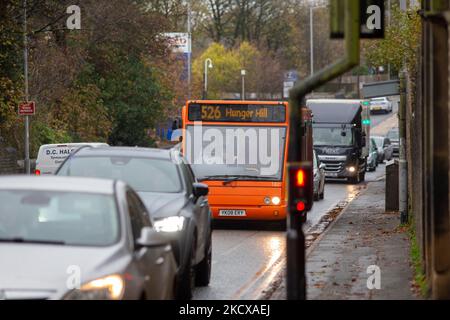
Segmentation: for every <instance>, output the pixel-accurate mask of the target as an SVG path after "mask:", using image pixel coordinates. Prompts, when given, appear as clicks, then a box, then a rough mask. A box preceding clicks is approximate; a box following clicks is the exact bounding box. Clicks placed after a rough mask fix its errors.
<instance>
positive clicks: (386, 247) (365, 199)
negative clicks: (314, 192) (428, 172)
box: [271, 178, 419, 300]
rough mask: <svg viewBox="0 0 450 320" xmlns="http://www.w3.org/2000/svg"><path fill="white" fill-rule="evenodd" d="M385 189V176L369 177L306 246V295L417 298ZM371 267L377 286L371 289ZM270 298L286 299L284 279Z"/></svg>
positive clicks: (406, 247)
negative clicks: (320, 233) (356, 193)
mask: <svg viewBox="0 0 450 320" xmlns="http://www.w3.org/2000/svg"><path fill="white" fill-rule="evenodd" d="M384 193H385V180H384V178H380V179H379V180H378V181H374V182H370V183H369V184H368V185H367V188H366V189H365V190H364V191H362V192H361V194H360V195H359V196H358V198H356V199H355V200H353V201H352V202H351V203H350V204H349V205H348V206H347V207H346V208H345V209H344V210H343V211H342V213H341V214H340V216H339V217H338V218H337V219H336V220H335V221H334V223H333V224H331V225H330V226H329V227H328V229H327V230H326V231H325V232H324V233H323V235H322V236H321V237H320V238H319V239H318V240H317V241H316V242H315V243H314V244H313V245H312V246H311V247H310V248H309V249H308V252H307V264H306V270H307V271H306V272H307V298H308V300H380V299H382V300H412V299H418V298H419V297H418V296H416V294H415V291H414V290H413V286H412V283H413V270H412V267H411V263H410V242H409V238H408V235H407V233H406V230H404V229H402V228H400V220H399V216H398V214H397V213H386V212H385V209H384V207H385V202H384V198H385V195H384ZM373 266H375V267H373ZM371 267H372V268H374V269H370V268H371ZM374 270H377V271H379V272H380V273H379V275H380V277H379V279H380V285H381V286H380V289H376V288H375V289H373V288H372V290H371V289H369V288H368V282H370V283H371V284H373V283H375V282H373V281H371V280H373V277H371V276H373V275H374V274H375V273H376V272H375V273H374ZM271 299H272V300H285V299H286V287H285V279H284V280H283V281H282V283H281V285H280V287H279V288H278V289H277V290H276V291H275V292H274V294H273V295H272V296H271Z"/></svg>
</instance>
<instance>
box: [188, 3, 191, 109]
mask: <svg viewBox="0 0 450 320" xmlns="http://www.w3.org/2000/svg"><path fill="white" fill-rule="evenodd" d="M191 29H192V26H191V0H188V1H187V32H188V41H189V50H188V51H189V52H188V100H190V99H191V90H192V88H191V82H192V31H191Z"/></svg>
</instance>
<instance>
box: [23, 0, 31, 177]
mask: <svg viewBox="0 0 450 320" xmlns="http://www.w3.org/2000/svg"><path fill="white" fill-rule="evenodd" d="M23 11H24V12H23V58H24V68H23V69H24V80H25V102H27V103H28V100H29V99H30V97H29V91H28V34H27V33H28V29H27V0H23ZM24 160H25V161H24V165H25V173H26V174H28V175H29V174H30V173H31V168H30V167H31V166H30V119H29V116H28V115H26V116H25V159H24Z"/></svg>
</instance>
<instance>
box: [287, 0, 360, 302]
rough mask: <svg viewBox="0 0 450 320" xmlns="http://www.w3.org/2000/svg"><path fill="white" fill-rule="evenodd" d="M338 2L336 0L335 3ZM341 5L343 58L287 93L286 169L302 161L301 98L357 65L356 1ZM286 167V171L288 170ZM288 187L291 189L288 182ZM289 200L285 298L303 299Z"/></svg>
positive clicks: (300, 240)
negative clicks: (287, 154) (288, 125)
mask: <svg viewBox="0 0 450 320" xmlns="http://www.w3.org/2000/svg"><path fill="white" fill-rule="evenodd" d="M339 2H340V1H339ZM342 2H343V3H344V6H345V49H346V56H345V57H344V58H343V59H341V60H340V61H338V62H336V63H335V64H333V65H330V66H328V67H326V68H325V69H323V70H321V71H319V72H318V73H316V74H315V75H311V77H309V78H307V79H306V80H305V81H302V82H301V83H300V84H299V85H298V86H296V87H294V88H293V89H292V90H291V92H290V103H289V120H290V128H289V130H290V142H289V157H288V162H289V164H288V167H289V168H291V167H292V166H296V165H298V163H300V162H301V160H302V155H301V150H302V146H301V143H302V139H301V134H302V132H303V127H304V123H303V121H302V116H301V115H302V111H303V110H302V109H303V108H304V107H305V105H306V100H305V97H306V95H307V94H308V93H310V92H311V91H313V90H314V89H316V88H317V87H320V86H322V85H324V84H325V83H327V82H328V81H330V80H332V79H334V78H336V77H338V76H340V75H342V74H344V73H345V72H347V71H349V70H351V69H352V68H353V67H355V66H357V65H358V64H359V52H360V45H359V40H360V19H359V15H360V11H359V7H360V2H359V0H344V1H342ZM289 168H288V170H289ZM288 184H289V188H291V187H295V186H294V184H293V183H292V181H289V182H288ZM293 200H294V199H291V198H290V199H289V206H288V207H289V209H288V210H289V214H288V224H287V228H288V229H287V244H286V245H287V299H288V300H306V272H305V235H304V233H303V221H302V217H301V215H298V212H297V211H295V210H293V206H292V205H291V201H293Z"/></svg>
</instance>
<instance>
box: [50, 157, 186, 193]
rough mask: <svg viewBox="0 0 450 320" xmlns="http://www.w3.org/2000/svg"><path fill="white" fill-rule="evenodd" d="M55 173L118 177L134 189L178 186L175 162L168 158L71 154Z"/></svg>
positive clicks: (171, 190) (178, 188) (163, 190)
mask: <svg viewBox="0 0 450 320" xmlns="http://www.w3.org/2000/svg"><path fill="white" fill-rule="evenodd" d="M58 175H60V176H76V177H94V178H103V179H113V180H122V181H124V182H126V183H127V184H129V185H130V186H131V187H132V188H133V189H134V190H135V191H137V192H154V193H179V192H181V189H182V187H181V181H180V176H179V173H178V168H177V165H176V164H175V163H174V162H172V161H170V160H159V159H149V158H132V157H126V156H123V157H122V156H112V157H110V156H98V157H97V156H92V157H73V158H71V159H69V160H68V161H66V162H65V163H64V164H63V166H62V167H61V169H60V171H59V172H58Z"/></svg>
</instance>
